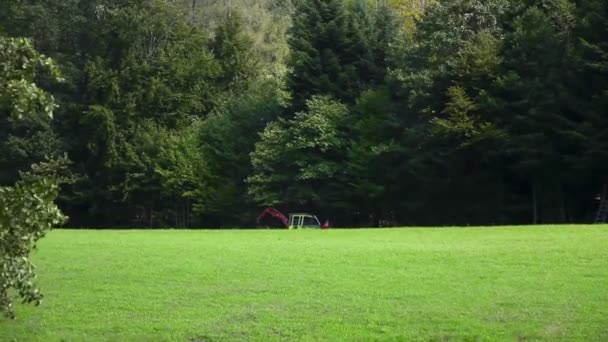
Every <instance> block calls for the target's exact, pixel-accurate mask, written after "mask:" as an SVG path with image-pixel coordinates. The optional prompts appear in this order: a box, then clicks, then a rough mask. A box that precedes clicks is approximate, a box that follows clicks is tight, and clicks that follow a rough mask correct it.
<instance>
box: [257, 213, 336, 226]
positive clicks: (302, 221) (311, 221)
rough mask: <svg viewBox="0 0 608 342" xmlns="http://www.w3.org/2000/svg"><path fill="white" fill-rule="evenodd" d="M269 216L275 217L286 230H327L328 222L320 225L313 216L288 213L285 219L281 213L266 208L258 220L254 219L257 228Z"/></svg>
mask: <svg viewBox="0 0 608 342" xmlns="http://www.w3.org/2000/svg"><path fill="white" fill-rule="evenodd" d="M267 215H270V216H272V217H276V218H277V219H279V220H280V221H281V223H283V226H284V227H285V228H287V229H299V228H321V229H329V221H325V223H323V224H321V222H319V219H318V218H317V216H315V215H311V214H307V213H290V214H289V218H287V217H286V216H285V215H283V213H281V212H280V211H278V210H276V209H274V208H266V209H264V211H262V213H260V215H258V218H257V219H256V223H257V224H258V226H259V225H260V222H261V221H262V219H263V218H264V217H265V216H267Z"/></svg>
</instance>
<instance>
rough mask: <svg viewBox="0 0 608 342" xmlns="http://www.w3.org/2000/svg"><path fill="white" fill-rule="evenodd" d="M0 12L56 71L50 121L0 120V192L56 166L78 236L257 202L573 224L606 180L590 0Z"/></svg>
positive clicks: (601, 52) (380, 214)
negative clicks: (80, 230) (50, 162)
mask: <svg viewBox="0 0 608 342" xmlns="http://www.w3.org/2000/svg"><path fill="white" fill-rule="evenodd" d="M0 8H1V9H2V10H1V11H0V32H2V33H1V34H3V35H5V36H10V37H27V38H30V39H32V41H33V44H34V46H35V47H36V49H37V50H38V51H40V52H42V53H44V54H45V55H47V56H50V57H51V58H52V59H53V60H54V61H55V62H56V63H57V64H58V65H59V69H60V70H61V74H62V77H63V80H62V81H60V82H58V81H56V80H55V79H45V78H44V77H43V76H39V77H38V78H39V79H38V80H37V84H39V85H42V87H43V88H44V89H46V90H47V91H48V92H49V93H51V94H52V95H53V97H54V99H55V102H56V103H57V105H58V107H57V108H56V109H55V111H54V118H53V119H52V120H51V119H50V118H37V119H35V120H34V119H32V120H20V121H15V120H11V119H10V117H9V115H8V114H7V113H5V111H3V112H2V113H1V116H0V137H1V139H0V184H1V185H10V184H13V183H15V182H16V181H17V179H18V175H19V171H22V170H25V169H27V168H28V167H29V165H30V164H32V163H34V162H38V161H41V160H44V159H48V158H50V159H55V160H59V161H60V162H57V163H60V164H62V165H63V170H62V174H63V177H62V179H64V181H65V183H64V184H63V185H62V187H61V193H60V197H59V205H60V207H61V208H62V210H63V211H64V212H65V213H66V214H67V215H68V216H69V218H70V225H71V226H74V227H247V226H253V225H254V224H255V222H254V220H255V216H256V214H257V213H258V212H259V211H261V209H262V208H264V207H265V206H274V207H277V208H278V209H280V210H284V211H285V212H291V211H310V212H314V213H316V214H317V215H318V216H319V217H320V218H321V219H325V218H328V219H329V220H330V221H331V222H332V224H334V225H338V226H377V225H444V224H449V225H452V224H454V225H456V224H458V225H462V224H518V223H550V222H588V221H591V220H592V219H593V215H594V213H595V210H596V209H597V205H598V203H597V199H596V197H597V196H601V195H602V191H603V190H602V189H603V186H604V184H605V183H606V182H607V181H608V180H607V177H606V175H608V113H607V109H608V2H606V1H605V0H585V1H573V0H517V1H507V0H439V1H430V0H429V1H419V0H416V1H414V0H384V1H383V0H292V1H288V0H285V1H276V0H231V1H214V0H203V1H201V0H187V1H186V0H182V1H177V0H175V1H169V0H88V1H58V0H44V1H40V0H38V1H33V0H32V1H26V0H21V1H13V0H10V1H9V0H0ZM0 48H2V47H0ZM1 55H2V54H1V51H0V56H1ZM2 63H3V61H2V60H0V66H1V65H2ZM0 81H2V80H0ZM1 108H2V107H1V106H0V109H1ZM62 156H66V157H62Z"/></svg>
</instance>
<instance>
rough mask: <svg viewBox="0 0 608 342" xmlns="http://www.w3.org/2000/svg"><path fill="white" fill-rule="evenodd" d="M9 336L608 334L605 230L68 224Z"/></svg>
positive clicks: (4, 324)
mask: <svg viewBox="0 0 608 342" xmlns="http://www.w3.org/2000/svg"><path fill="white" fill-rule="evenodd" d="M34 260H35V262H36V264H37V266H38V272H39V284H40V287H41V289H42V291H43V293H44V294H45V296H46V297H45V301H44V302H43V304H42V305H41V306H40V307H33V306H23V305H19V306H17V308H16V312H17V315H18V317H17V320H16V321H7V320H6V319H0V341H5V340H9V341H10V340H13V339H16V340H19V341H60V340H65V341H96V340H107V341H126V340H129V341H131V340H134V341H157V340H177V341H207V340H263V341H266V340H334V341H335V340H359V341H361V340H408V341H409V340H425V341H426V340H434V341H461V340H467V341H469V340H484V341H485V340H488V341H494V340H551V341H553V340H558V339H562V340H568V341H570V340H580V341H593V340H595V341H608V226H563V227H560V226H555V227H549V226H545V227H534V228H532V227H512V228H451V229H450V228H441V229H382V230H337V229H334V230H329V231H319V230H306V231H236V230H232V231H179V230H175V231H171V230H162V231H69V230H56V231H53V232H51V233H50V234H49V235H48V236H47V237H46V238H44V239H43V240H42V241H41V243H40V245H39V250H38V251H37V252H36V254H35V257H34Z"/></svg>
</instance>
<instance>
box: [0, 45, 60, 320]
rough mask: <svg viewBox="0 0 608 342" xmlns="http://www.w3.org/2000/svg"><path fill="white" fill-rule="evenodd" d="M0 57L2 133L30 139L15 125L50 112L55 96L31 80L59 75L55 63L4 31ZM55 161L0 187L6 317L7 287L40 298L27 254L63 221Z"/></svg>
mask: <svg viewBox="0 0 608 342" xmlns="http://www.w3.org/2000/svg"><path fill="white" fill-rule="evenodd" d="M0 61H1V64H0V66H1V67H0V115H2V116H1V117H0V120H2V121H1V124H2V126H3V127H5V129H4V130H3V133H4V134H6V135H4V134H3V139H4V138H6V140H8V141H15V140H19V139H20V140H21V142H22V144H23V145H26V144H28V143H29V144H32V143H33V142H32V141H31V140H29V139H32V140H35V139H36V138H37V137H36V136H35V135H34V136H31V135H30V136H28V135H22V136H15V135H14V134H16V133H15V131H16V130H17V129H16V127H17V124H20V123H22V121H26V120H27V123H26V124H23V125H24V127H28V126H30V127H32V126H33V127H35V128H38V127H36V126H35V125H33V123H35V122H40V121H41V120H44V119H50V118H52V116H53V110H54V109H55V108H56V104H55V101H54V99H53V97H52V96H51V95H50V94H48V93H47V92H46V91H44V90H42V89H41V88H39V86H38V85H37V84H36V83H35V82H34V81H35V78H36V75H37V72H38V71H39V70H44V71H46V72H47V73H48V74H49V75H50V77H52V78H55V79H59V73H58V71H57V67H56V66H55V64H54V63H53V61H52V60H51V59H49V58H47V57H45V56H43V55H41V54H39V53H38V52H37V51H36V50H35V49H34V48H33V47H32V43H31V41H29V40H27V39H21V38H18V39H15V38H6V37H4V36H0ZM6 126H8V127H6ZM26 132H27V131H26ZM44 142H45V141H43V143H44ZM10 146H11V145H10V143H9V144H5V145H4V146H3V154H2V156H3V157H2V160H3V161H4V162H5V163H6V162H10V161H11V159H10V158H11V157H13V158H14V156H11V155H10V154H4V152H5V151H6V149H7V147H10ZM9 151H11V152H14V149H13V150H11V149H10V148H9ZM24 157H26V158H28V159H26V160H31V158H32V156H31V155H25V156H24ZM5 158H9V159H8V160H7V159H5ZM4 165H6V164H4ZM4 165H3V166H4ZM55 165H57V164H56V163H49V164H42V165H39V166H36V167H34V168H33V170H32V171H30V172H29V173H25V174H23V175H22V179H21V180H20V181H17V182H16V183H15V184H13V185H12V186H1V187H0V310H2V311H3V313H4V314H5V315H6V316H8V317H11V318H13V317H14V314H13V312H12V305H13V299H12V296H11V294H10V293H9V290H11V289H15V290H16V291H17V295H18V296H19V297H21V299H22V300H23V302H24V303H32V302H34V303H35V304H39V303H40V301H41V299H42V295H41V294H40V292H39V290H38V289H37V288H36V287H35V285H34V279H35V277H36V275H35V273H34V265H32V263H31V261H30V260H29V254H30V251H31V250H32V249H33V248H35V246H36V242H37V241H38V240H39V239H40V238H41V237H43V236H44V234H45V233H46V232H47V231H48V230H49V229H51V228H52V227H53V226H54V225H57V224H59V223H63V222H64V216H63V215H62V214H61V212H60V211H59V208H58V207H57V206H56V205H55V202H54V201H55V198H56V197H57V194H58V191H59V189H58V185H57V177H56V176H55V175H54V172H55V171H58V170H55V169H54V166H55ZM49 171H50V172H51V173H50V174H49Z"/></svg>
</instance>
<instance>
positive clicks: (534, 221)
mask: <svg viewBox="0 0 608 342" xmlns="http://www.w3.org/2000/svg"><path fill="white" fill-rule="evenodd" d="M537 223H538V203H537V198H536V182H532V224H537Z"/></svg>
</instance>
